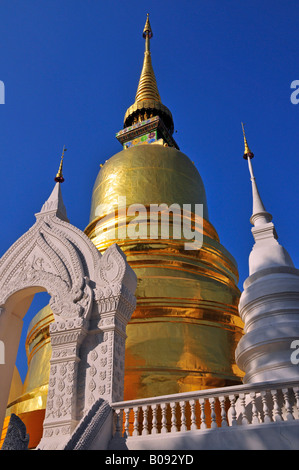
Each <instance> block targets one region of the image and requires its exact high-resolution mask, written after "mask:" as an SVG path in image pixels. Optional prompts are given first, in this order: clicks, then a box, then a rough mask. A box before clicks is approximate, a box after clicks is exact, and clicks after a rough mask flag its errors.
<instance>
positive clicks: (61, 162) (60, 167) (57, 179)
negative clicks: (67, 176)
mask: <svg viewBox="0 0 299 470" xmlns="http://www.w3.org/2000/svg"><path fill="white" fill-rule="evenodd" d="M66 151H67V149H66V148H65V145H64V146H63V150H62V155H61V160H60V165H59V170H58V173H57V175H56V177H55V178H54V181H56V182H57V183H63V182H64V177H63V175H62V166H63V158H64V152H66Z"/></svg>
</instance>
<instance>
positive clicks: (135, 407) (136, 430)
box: [132, 406, 139, 436]
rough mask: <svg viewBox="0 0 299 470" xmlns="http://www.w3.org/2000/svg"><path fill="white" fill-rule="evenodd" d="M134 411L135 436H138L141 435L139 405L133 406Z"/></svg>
mask: <svg viewBox="0 0 299 470" xmlns="http://www.w3.org/2000/svg"><path fill="white" fill-rule="evenodd" d="M133 411H134V424H133V434H132V435H133V436H138V435H139V432H138V424H139V423H138V411H139V407H138V406H134V408H133Z"/></svg>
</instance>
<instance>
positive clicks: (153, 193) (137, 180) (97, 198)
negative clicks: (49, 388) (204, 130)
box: [87, 144, 208, 231]
mask: <svg viewBox="0 0 299 470" xmlns="http://www.w3.org/2000/svg"><path fill="white" fill-rule="evenodd" d="M119 196H125V197H126V205H127V206H128V205H131V204H135V203H138V204H143V205H144V206H148V205H150V204H160V203H165V204H167V205H171V204H172V203H177V204H179V205H180V206H181V207H182V206H183V204H191V205H192V208H193V211H194V206H195V204H203V209H204V218H205V219H208V211H207V202H206V193H205V188H204V185H203V182H202V179H201V176H200V174H199V173H198V171H197V169H196V167H195V166H194V164H193V163H192V162H191V161H190V159H189V158H188V157H187V156H186V155H185V154H184V153H182V152H180V151H179V150H177V149H175V148H173V147H164V146H163V145H159V144H151V145H139V146H136V147H132V148H130V149H126V150H122V151H121V152H119V153H117V154H116V155H114V156H113V157H111V158H110V159H109V160H108V161H106V163H105V164H104V165H103V166H102V168H101V171H100V172H99V174H98V177H97V179H96V182H95V185H94V188H93V194H92V204H91V212H90V222H93V223H95V221H96V219H97V216H98V214H99V212H100V206H101V205H102V206H104V205H105V204H106V205H107V206H110V205H115V206H116V205H117V204H118V201H119ZM87 231H89V229H87Z"/></svg>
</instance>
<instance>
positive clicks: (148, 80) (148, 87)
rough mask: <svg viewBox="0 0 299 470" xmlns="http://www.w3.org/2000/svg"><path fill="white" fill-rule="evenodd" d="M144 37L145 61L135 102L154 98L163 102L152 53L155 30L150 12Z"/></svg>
mask: <svg viewBox="0 0 299 470" xmlns="http://www.w3.org/2000/svg"><path fill="white" fill-rule="evenodd" d="M143 37H144V38H145V51H144V61H143V67H142V71H141V75H140V79H139V84H138V88H137V93H136V97H135V102H139V101H144V100H154V101H158V102H160V103H161V98H160V95H159V92H158V86H157V82H156V77H155V73H154V69H153V66H152V60H151V53H150V39H151V38H152V37H153V32H152V28H151V25H150V22H149V14H147V18H146V23H145V26H144V30H143Z"/></svg>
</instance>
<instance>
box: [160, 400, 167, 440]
mask: <svg viewBox="0 0 299 470" xmlns="http://www.w3.org/2000/svg"><path fill="white" fill-rule="evenodd" d="M166 407H167V403H161V410H162V421H161V423H162V428H161V434H165V433H166V432H167V419H166Z"/></svg>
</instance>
